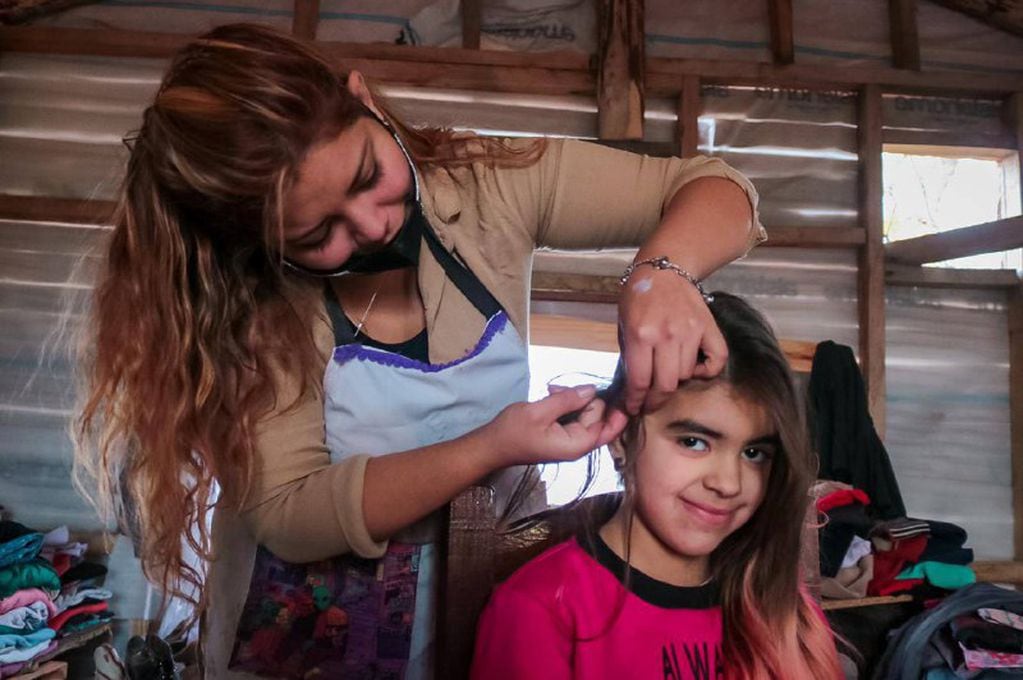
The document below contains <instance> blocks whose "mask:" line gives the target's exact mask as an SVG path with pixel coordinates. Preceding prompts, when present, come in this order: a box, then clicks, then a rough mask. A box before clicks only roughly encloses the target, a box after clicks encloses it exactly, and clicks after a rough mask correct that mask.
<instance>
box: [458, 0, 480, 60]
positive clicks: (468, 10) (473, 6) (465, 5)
mask: <svg viewBox="0 0 1023 680" xmlns="http://www.w3.org/2000/svg"><path fill="white" fill-rule="evenodd" d="M482 23H483V6H482V1H481V0H462V47H464V48H465V49H467V50H478V49H479V48H480V29H481V26H482Z"/></svg>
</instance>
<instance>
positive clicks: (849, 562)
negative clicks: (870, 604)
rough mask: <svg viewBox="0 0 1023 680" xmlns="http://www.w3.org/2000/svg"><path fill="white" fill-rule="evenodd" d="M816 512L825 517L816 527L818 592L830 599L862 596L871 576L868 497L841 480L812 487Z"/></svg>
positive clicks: (870, 524) (820, 483) (871, 557)
mask: <svg viewBox="0 0 1023 680" xmlns="http://www.w3.org/2000/svg"><path fill="white" fill-rule="evenodd" d="M814 493H815V495H816V496H817V512H819V513H820V514H821V515H823V516H824V517H825V521H824V522H823V524H822V525H821V528H820V530H819V542H820V570H821V595H822V596H823V597H826V598H831V599H852V598H860V597H864V596H865V595H866V593H867V583H868V582H870V579H871V578H872V576H873V573H874V570H873V556H872V555H871V544H870V541H869V540H867V537H868V536H869V535H870V528H871V526H872V522H871V520H870V518H869V516H868V514H867V508H868V507H869V506H870V498H869V497H868V496H867V494H866V493H864V492H863V491H862V490H860V489H854V488H853V487H852V486H850V485H848V484H844V483H841V482H830V481H829V482H819V483H818V484H817V486H816V487H815V488H814Z"/></svg>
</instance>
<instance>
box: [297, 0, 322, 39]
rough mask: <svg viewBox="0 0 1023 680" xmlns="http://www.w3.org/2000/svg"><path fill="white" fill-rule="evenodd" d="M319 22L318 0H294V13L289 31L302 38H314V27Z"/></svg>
mask: <svg viewBox="0 0 1023 680" xmlns="http://www.w3.org/2000/svg"><path fill="white" fill-rule="evenodd" d="M319 23H320V0H295V13H294V15H293V16H292V18H291V33H292V35H294V36H295V37H296V38H302V39H303V40H316V27H317V26H318V25H319Z"/></svg>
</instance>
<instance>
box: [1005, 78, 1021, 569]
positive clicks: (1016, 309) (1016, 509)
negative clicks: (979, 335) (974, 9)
mask: <svg viewBox="0 0 1023 680" xmlns="http://www.w3.org/2000/svg"><path fill="white" fill-rule="evenodd" d="M1006 104H1007V106H1008V111H1009V115H1010V118H1011V121H1010V122H1011V125H1012V128H1011V129H1012V131H1013V132H1015V134H1016V148H1017V149H1018V150H1019V161H1020V168H1021V171H1020V191H1021V193H1023V92H1020V93H1016V94H1015V95H1013V96H1012V97H1010V98H1009V99H1008V101H1007V102H1006ZM1021 199H1023V196H1021ZM1008 303H1009V437H1010V438H1011V439H1012V454H1011V455H1012V526H1013V533H1012V536H1013V554H1014V556H1015V557H1016V559H1017V560H1023V284H1020V285H1016V286H1014V287H1013V288H1012V289H1011V290H1010V291H1009V295H1008Z"/></svg>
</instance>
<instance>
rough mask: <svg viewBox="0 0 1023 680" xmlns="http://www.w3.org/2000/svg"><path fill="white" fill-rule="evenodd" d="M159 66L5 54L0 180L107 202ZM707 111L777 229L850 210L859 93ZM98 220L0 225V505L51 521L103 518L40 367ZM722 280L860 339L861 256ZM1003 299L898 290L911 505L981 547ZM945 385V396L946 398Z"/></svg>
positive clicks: (587, 127) (896, 382) (54, 385)
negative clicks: (82, 486)
mask: <svg viewBox="0 0 1023 680" xmlns="http://www.w3.org/2000/svg"><path fill="white" fill-rule="evenodd" d="M162 66H163V62H161V61H156V60H126V59H116V60H113V59H81V58H74V59H71V58H60V57H38V56H25V55H10V54H3V55H0V158H2V159H3V162H2V163H0V193H14V194H27V195H32V194H35V195H51V196H65V197H78V198H93V197H94V198H110V197H112V196H113V193H114V189H115V187H116V184H117V181H118V177H119V172H120V170H119V168H120V163H121V162H122V160H123V158H124V149H123V147H122V146H121V144H120V139H121V137H122V136H123V135H124V134H125V133H126V132H127V131H129V130H130V129H131V128H132V127H134V126H135V125H137V121H138V119H139V114H140V112H141V110H142V108H143V107H144V105H145V103H146V101H147V99H148V98H149V97H150V96H151V94H152V92H153V90H154V89H155V87H156V84H157V80H158V78H159V74H160V71H161V68H162ZM388 92H389V93H390V94H391V95H392V97H393V98H394V99H395V100H396V101H397V103H398V105H399V107H400V108H401V109H402V110H403V111H405V112H406V113H407V114H408V116H409V117H410V118H412V119H414V120H420V121H437V122H445V123H458V124H461V125H464V126H472V127H479V128H484V129H487V130H495V131H498V130H499V131H508V132H513V133H523V132H530V133H542V132H546V133H554V134H562V135H572V136H584V137H587V136H593V134H594V133H595V129H596V125H595V119H596V108H595V106H594V104H593V102H592V100H590V99H588V98H555V97H529V98H524V97H514V98H513V97H505V96H496V95H484V94H480V93H467V92H426V91H422V90H416V91H411V90H405V89H401V88H391V89H390V90H388ZM704 106H705V112H704V115H702V116H701V146H703V147H704V149H705V150H707V151H712V152H715V153H720V154H722V155H723V156H724V157H725V158H726V159H727V160H728V161H729V162H731V163H732V164H733V165H735V166H736V167H737V168H739V169H740V170H743V171H745V172H747V174H749V175H750V176H752V177H753V178H754V180H755V181H756V182H757V183H758V185H759V186H760V187H761V189H762V193H763V199H764V210H763V215H764V220H765V223H766V224H767V225H768V228H769V229H770V227H771V226H772V225H784V226H811V227H816V228H828V227H832V226H850V225H853V224H855V223H856V206H855V172H856V170H855V168H856V163H855V160H856V158H855V150H854V148H855V147H854V137H855V131H854V128H853V127H852V123H851V121H852V117H851V115H852V114H851V112H852V110H853V108H854V105H853V103H852V101H851V100H850V99H849V98H848V97H845V96H842V95H835V96H833V97H829V98H818V97H811V98H810V99H809V100H806V99H805V98H804V97H803V96H802V95H798V94H793V95H790V94H788V93H777V92H773V93H769V92H758V91H756V90H750V89H748V88H747V89H742V88H734V89H728V90H721V89H714V90H709V91H706V92H705V97H704ZM453 111H455V112H457V114H456V115H457V119H456V118H453V117H452V113H451V112H453ZM648 120H649V121H650V126H649V129H650V132H649V136H650V138H651V139H652V140H662V141H667V140H669V139H671V137H672V135H673V134H674V133H673V130H674V103H673V102H657V101H652V102H650V106H649V110H648ZM97 233H98V232H96V231H94V230H88V229H83V228H81V227H73V226H67V225H40V224H23V223H15V222H0V263H2V265H3V270H2V274H0V301H2V304H0V324H2V325H0V362H2V363H0V390H2V391H0V417H2V418H3V421H2V425H3V436H2V437H0V502H2V503H4V504H6V505H8V506H11V507H13V509H14V510H15V511H16V513H17V514H18V516H19V517H21V518H22V519H24V520H25V521H27V522H29V523H35V524H39V525H41V526H49V525H52V524H57V523H61V522H67V523H70V524H72V525H76V526H95V520H93V519H92V516H91V515H90V514H89V513H88V512H87V511H86V509H85V506H84V505H83V503H82V502H81V501H80V500H79V499H78V498H77V496H76V495H75V493H74V492H73V491H72V490H71V488H70V484H69V482H68V478H67V461H68V451H69V448H68V445H67V442H66V439H65V437H64V435H63V427H64V418H65V416H66V412H67V409H68V408H69V404H70V401H69V399H70V377H69V373H68V366H66V365H64V364H61V363H60V362H57V363H55V364H53V365H52V366H44V367H43V368H41V369H39V370H38V374H37V375H35V380H34V382H30V381H29V378H31V377H32V376H33V375H34V374H36V373H37V367H38V362H39V357H40V353H41V349H42V346H43V343H44V341H45V339H46V337H47V336H48V335H49V333H50V332H51V331H52V329H53V328H55V327H56V325H57V323H58V321H59V319H60V313H61V306H60V300H61V295H62V294H64V293H66V292H69V291H70V292H75V291H80V287H81V286H82V285H83V281H82V280H81V279H79V280H72V272H73V271H74V265H75V264H76V262H77V261H78V260H79V258H80V256H81V255H82V253H83V252H84V251H85V246H86V245H88V244H89V243H91V242H94V241H95V236H96V235H97ZM571 262H572V263H571V264H569V261H568V260H567V259H565V258H564V257H563V256H559V255H556V254H549V253H548V254H541V256H540V257H538V260H537V266H538V268H542V269H558V268H565V267H566V266H570V267H573V268H575V267H583V264H580V261H579V260H576V259H573V260H572V261H571ZM587 262H588V264H586V265H585V266H586V267H589V268H590V269H592V270H593V272H594V273H602V274H608V273H616V272H617V271H619V270H620V267H621V262H620V260H615V259H614V258H613V257H611V258H609V257H608V256H593V257H592V258H589V259H587ZM69 281H71V282H70V283H68V282H69ZM712 285H714V286H716V287H720V288H725V289H729V290H733V291H735V292H738V293H740V294H743V295H747V296H748V297H750V298H751V299H752V300H753V301H754V302H755V303H756V304H757V305H758V306H759V307H761V308H762V309H764V310H765V312H766V313H767V314H768V316H769V317H770V318H771V319H772V321H773V322H774V323H775V325H776V327H777V329H778V331H779V333H780V334H781V335H783V336H785V337H791V338H795V339H804V340H820V339H825V338H833V339H836V340H838V341H840V342H844V343H846V344H850V345H853V346H855V345H856V339H857V331H856V323H857V314H856V270H855V259H854V256H853V253H852V252H851V251H829V250H790V249H760V250H758V251H756V252H754V253H753V254H752V255H751V256H750V257H749V258H747V259H746V260H744V261H742V262H740V263H738V264H736V265H734V266H731V267H729V268H727V269H726V270H724V271H722V272H720V273H719V274H718V275H716V276H715V277H714V279H713V281H712ZM985 296H987V297H985ZM964 300H965V302H964ZM1001 304H1002V303H1001V302H999V301H998V299H997V296H993V295H990V294H986V293H983V294H982V293H977V294H975V295H974V294H968V293H958V292H949V291H913V290H909V289H892V291H891V292H890V302H889V390H890V393H891V395H892V399H891V403H890V406H889V416H888V417H889V441H890V446H891V451H892V455H893V458H894V460H895V462H896V467H897V469H898V470H899V472H900V475H901V476H902V477H903V478H904V481H903V484H904V485H905V493H906V496H907V499H908V503H909V506H910V508H911V509H912V510H913V511H914V512H916V513H919V514H925V515H928V516H933V517H936V518H939V519H940V518H949V519H953V520H955V521H961V522H962V523H963V524H964V525H965V526H967V528H968V529H969V530H970V531H971V533H972V534H973V536H974V541H973V543H974V545H975V546H976V547H977V549H978V554H979V555H981V556H986V557H999V556H1006V555H1008V554H1009V551H1010V548H1011V545H1010V532H1008V531H1007V528H1008V527H1009V526H1010V523H1011V519H1010V518H1011V507H1010V503H1009V502H1008V486H1007V484H1008V474H1007V470H1008V460H1009V436H1008V425H1007V420H1008V415H1007V409H1008V406H1007V399H1008V397H1007V395H1008V380H1007V369H1006V361H1007V347H1006V329H1005V315H1004V309H1003V308H1002V307H1001V306H1000V305H1001ZM79 310H80V308H77V309H76V311H79ZM951 329H954V331H953V330H951ZM928 357H938V358H940V360H934V361H929V360H926V359H927V358H928ZM26 384H28V387H26ZM981 386H982V387H981ZM978 390H979V392H978ZM936 393H944V394H946V395H948V396H947V398H946V399H945V400H944V401H940V400H936V399H935V397H934V395H935V394H936ZM978 395H979V396H978ZM939 425H940V427H939ZM971 443H972V444H974V446H970V445H969V444H971ZM978 451H980V452H981V453H978ZM978 460H983V461H984V465H983V466H981V465H978V464H977V461H978ZM925 461H926V462H925ZM935 461H937V462H935ZM960 477H963V478H964V479H966V480H967V481H957V480H959V479H960ZM956 484H959V485H961V488H963V489H965V490H966V492H968V494H967V495H962V494H959V495H957V496H956V497H958V498H969V503H970V511H969V512H968V513H967V512H964V511H962V508H957V507H956V506H955V504H953V503H952V502H951V501H946V500H943V499H944V498H947V497H948V491H949V489H951V488H953V485H956ZM954 488H960V486H955V487H954Z"/></svg>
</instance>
